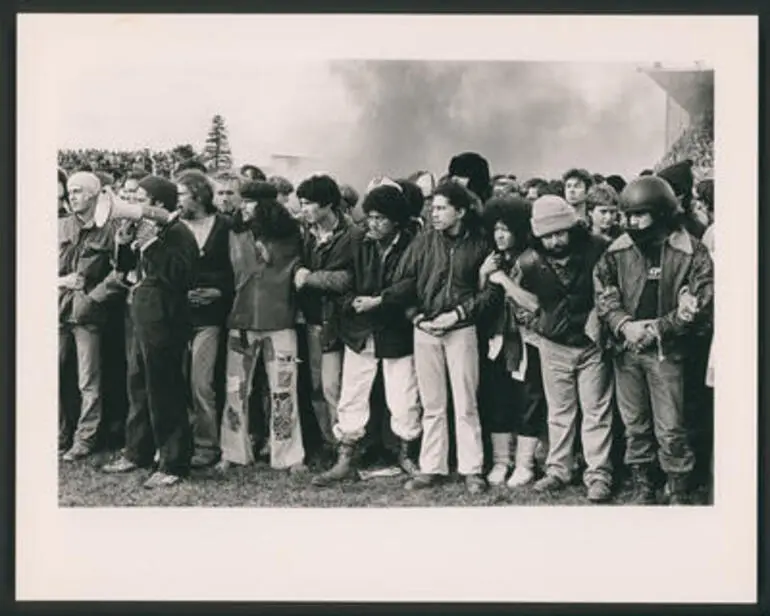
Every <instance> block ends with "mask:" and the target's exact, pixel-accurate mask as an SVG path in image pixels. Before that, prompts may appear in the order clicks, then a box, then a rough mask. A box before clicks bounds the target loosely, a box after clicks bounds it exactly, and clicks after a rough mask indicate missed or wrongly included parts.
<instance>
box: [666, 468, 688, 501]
mask: <svg viewBox="0 0 770 616" xmlns="http://www.w3.org/2000/svg"><path fill="white" fill-rule="evenodd" d="M667 476H668V480H667V482H666V483H667V486H666V488H667V492H668V495H669V496H668V504H669V505H691V504H692V500H691V499H690V494H689V489H688V488H689V486H688V480H689V475H688V474H687V473H667Z"/></svg>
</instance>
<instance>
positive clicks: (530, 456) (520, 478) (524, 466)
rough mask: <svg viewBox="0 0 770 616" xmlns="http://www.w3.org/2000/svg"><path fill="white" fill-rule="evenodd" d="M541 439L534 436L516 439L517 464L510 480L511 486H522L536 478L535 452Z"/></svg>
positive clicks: (509, 485) (509, 484)
mask: <svg viewBox="0 0 770 616" xmlns="http://www.w3.org/2000/svg"><path fill="white" fill-rule="evenodd" d="M539 442H540V440H539V439H538V438H536V437H534V436H519V437H518V438H517V439H516V466H515V467H514V469H513V475H511V478H510V479H509V480H508V487H509V488H520V487H522V486H525V485H527V484H529V483H532V482H533V481H534V480H535V452H536V451H537V446H538V443H539Z"/></svg>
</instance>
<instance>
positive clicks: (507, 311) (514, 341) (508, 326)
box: [480, 257, 524, 372]
mask: <svg viewBox="0 0 770 616" xmlns="http://www.w3.org/2000/svg"><path fill="white" fill-rule="evenodd" d="M517 258H518V257H513V258H511V257H505V261H504V262H503V264H502V265H501V269H502V270H503V271H504V272H505V274H506V275H507V276H509V277H510V278H513V276H514V272H513V267H514V264H515V262H516V259H517ZM486 284H492V283H490V282H488V281H487V283H486ZM485 321H486V322H485V323H484V325H483V327H482V328H480V329H481V332H482V333H483V335H484V337H485V338H486V339H487V340H491V339H493V338H495V337H497V336H501V337H502V343H503V345H502V349H501V350H500V356H499V357H498V359H501V360H502V361H503V362H504V363H505V368H506V371H507V372H513V371H516V370H519V368H520V367H521V361H522V359H523V357H524V341H523V340H522V334H521V328H520V326H519V323H518V322H517V306H516V304H515V303H514V301H513V300H512V299H510V298H509V297H507V296H506V297H505V298H504V300H503V301H502V302H501V303H500V304H499V305H496V306H495V307H494V309H490V311H489V318H488V319H486V320H485Z"/></svg>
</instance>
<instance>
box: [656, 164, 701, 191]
mask: <svg viewBox="0 0 770 616" xmlns="http://www.w3.org/2000/svg"><path fill="white" fill-rule="evenodd" d="M692 164H693V163H692V161H691V160H689V159H688V160H683V161H682V162H679V163H676V164H675V165H671V166H670V167H666V168H665V169H661V170H660V171H658V177H661V178H663V179H664V180H666V182H668V183H669V184H670V185H671V188H673V189H674V194H675V195H676V196H677V197H681V196H683V195H690V194H692V186H693V183H694V180H693V174H692Z"/></svg>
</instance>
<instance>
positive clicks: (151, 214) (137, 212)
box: [94, 188, 171, 227]
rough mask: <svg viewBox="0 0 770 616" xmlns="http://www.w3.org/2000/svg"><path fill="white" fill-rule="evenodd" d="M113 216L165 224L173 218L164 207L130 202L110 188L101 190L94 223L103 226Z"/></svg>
mask: <svg viewBox="0 0 770 616" xmlns="http://www.w3.org/2000/svg"><path fill="white" fill-rule="evenodd" d="M113 218H127V219H129V220H140V219H142V218H147V219H149V220H154V221H157V222H159V223H163V224H164V223H167V222H168V221H169V219H170V218H171V213H170V212H168V211H167V210H165V209H163V208H162V207H155V206H152V205H139V204H138V203H129V202H128V201H126V200H124V199H121V198H120V197H118V196H117V195H116V194H115V193H113V192H112V190H110V189H109V188H108V189H106V190H103V191H102V192H101V194H100V195H99V199H98V200H97V201H96V209H95V210H94V224H95V225H96V226H97V227H103V226H104V225H106V224H107V222H108V221H109V220H112V219H113Z"/></svg>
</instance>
